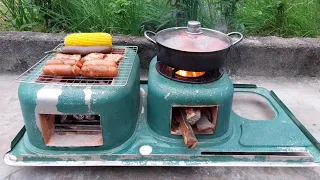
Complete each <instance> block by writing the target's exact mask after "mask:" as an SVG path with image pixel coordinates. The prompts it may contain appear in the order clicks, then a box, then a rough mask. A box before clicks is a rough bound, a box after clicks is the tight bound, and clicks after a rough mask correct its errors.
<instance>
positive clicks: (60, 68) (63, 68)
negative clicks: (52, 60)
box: [42, 65, 81, 76]
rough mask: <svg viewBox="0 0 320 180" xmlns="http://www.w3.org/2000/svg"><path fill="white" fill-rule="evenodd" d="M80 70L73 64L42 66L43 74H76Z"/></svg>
mask: <svg viewBox="0 0 320 180" xmlns="http://www.w3.org/2000/svg"><path fill="white" fill-rule="evenodd" d="M80 71H81V70H80V68H79V67H78V66H75V65H74V66H71V65H48V66H45V67H43V68H42V72H43V73H44V74H46V75H51V76H78V75H79V74H80Z"/></svg>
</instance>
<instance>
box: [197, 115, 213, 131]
mask: <svg viewBox="0 0 320 180" xmlns="http://www.w3.org/2000/svg"><path fill="white" fill-rule="evenodd" d="M196 125H197V128H198V130H199V131H205V130H208V129H214V125H213V124H212V123H211V122H210V121H209V120H208V118H207V116H205V115H203V116H202V117H201V118H200V120H199V121H198V122H197V123H196Z"/></svg>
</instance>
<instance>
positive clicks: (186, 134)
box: [175, 111, 198, 149]
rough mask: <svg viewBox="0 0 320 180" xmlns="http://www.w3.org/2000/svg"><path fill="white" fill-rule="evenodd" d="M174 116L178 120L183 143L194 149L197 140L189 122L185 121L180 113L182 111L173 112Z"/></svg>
mask: <svg viewBox="0 0 320 180" xmlns="http://www.w3.org/2000/svg"><path fill="white" fill-rule="evenodd" d="M175 118H176V121H177V122H179V128H180V131H181V134H182V136H183V139H184V143H185V144H186V145H187V147H188V148H189V149H190V148H194V149H196V146H197V144H198V140H197V138H196V136H195V135H194V133H193V130H192V127H191V126H190V124H188V123H187V122H186V121H185V119H184V117H183V115H182V112H180V111H177V112H176V113H175Z"/></svg>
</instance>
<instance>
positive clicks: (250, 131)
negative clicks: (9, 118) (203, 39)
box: [4, 47, 320, 166]
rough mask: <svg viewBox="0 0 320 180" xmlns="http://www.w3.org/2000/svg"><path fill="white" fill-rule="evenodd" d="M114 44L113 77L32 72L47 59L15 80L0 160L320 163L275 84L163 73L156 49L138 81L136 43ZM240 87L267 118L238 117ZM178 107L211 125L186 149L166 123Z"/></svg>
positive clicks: (223, 75) (64, 163) (107, 163)
mask: <svg viewBox="0 0 320 180" xmlns="http://www.w3.org/2000/svg"><path fill="white" fill-rule="evenodd" d="M117 48H118V49H125V53H126V55H125V56H126V57H128V59H126V60H125V61H123V64H121V65H120V72H119V73H120V74H119V76H118V78H116V79H68V78H64V77H60V79H57V78H51V79H50V78H49V77H41V75H40V74H39V70H40V68H41V67H42V66H43V64H44V62H45V60H46V58H48V57H46V58H45V59H43V60H41V61H40V62H39V63H38V64H36V65H35V66H34V67H32V68H31V69H30V70H29V71H28V73H26V74H23V76H22V77H20V78H19V79H18V80H19V81H21V85H20V87H19V100H20V104H21V108H22V112H23V118H24V122H25V127H23V128H22V129H21V131H20V132H19V133H18V135H17V136H16V137H15V139H14V140H13V141H12V143H11V147H10V150H9V151H8V152H7V153H6V155H5V156H4V160H5V162H6V163H7V164H9V165H15V166H318V165H320V146H319V143H318V142H317V141H316V140H315V139H314V138H313V137H312V135H311V134H310V133H309V132H308V131H307V130H306V129H305V128H304V127H303V126H302V124H301V123H300V122H299V121H298V120H297V119H296V118H295V117H294V116H293V115H292V113H291V112H290V111H289V110H288V109H287V108H286V106H285V105H284V104H283V103H282V102H281V101H280V99H279V98H278V97H277V96H276V95H275V94H274V92H272V91H268V90H266V89H264V88H258V87H256V86H255V85H247V84H232V82H231V81H230V79H229V77H228V75H227V73H226V72H223V71H221V70H218V71H215V73H216V74H215V75H214V77H215V78H214V80H212V79H211V80H210V82H205V83H201V84H195V83H186V82H181V81H180V80H181V79H180V80H178V81H176V80H172V79H170V78H168V77H165V76H163V75H162V74H160V73H159V72H158V70H157V68H156V66H157V58H156V57H155V58H154V59H153V60H152V61H151V63H150V70H149V79H148V81H140V83H139V57H138V56H137V55H136V50H137V48H136V47H115V49H117ZM213 74H214V73H213ZM209 79H210V78H209ZM184 80H185V79H184ZM248 94H249V95H255V96H258V97H259V98H260V99H262V101H264V102H265V104H264V105H265V106H263V107H264V108H266V106H267V108H270V110H271V111H272V112H273V113H274V117H272V118H271V119H270V120H265V119H256V120H250V119H246V118H244V117H241V116H239V115H238V114H241V113H239V109H235V106H237V103H240V106H237V107H240V110H241V107H242V105H241V102H235V101H234V100H233V96H235V97H238V96H239V95H240V96H241V95H248ZM238 100H239V99H238ZM245 100H247V99H246V98H245ZM242 103H245V102H242ZM259 103H261V102H258V105H259ZM232 104H233V105H234V106H233V109H234V110H236V112H237V113H238V114H236V113H235V112H234V111H232ZM185 107H196V108H203V109H206V110H208V112H209V114H210V115H209V116H208V117H209V118H208V120H210V122H211V123H212V124H213V125H214V128H212V129H210V130H209V131H204V132H202V133H200V132H196V129H195V131H194V132H195V136H196V138H197V141H198V142H197V144H196V146H197V148H195V149H194V148H191V149H188V147H189V146H188V147H186V145H185V142H184V139H183V136H182V135H181V129H180V131H179V128H177V126H175V124H177V122H174V121H175V120H176V121H177V116H176V115H175V114H176V112H179V111H178V110H179V108H185ZM264 108H262V110H264ZM179 122H181V121H179ZM179 122H178V123H179Z"/></svg>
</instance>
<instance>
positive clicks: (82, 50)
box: [46, 46, 112, 55]
mask: <svg viewBox="0 0 320 180" xmlns="http://www.w3.org/2000/svg"><path fill="white" fill-rule="evenodd" d="M111 51H112V48H111V47H109V46H86V47H84V46H63V47H61V48H57V49H56V50H53V51H48V52H46V53H51V52H56V53H64V54H81V55H87V54H90V53H104V54H108V53H111Z"/></svg>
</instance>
